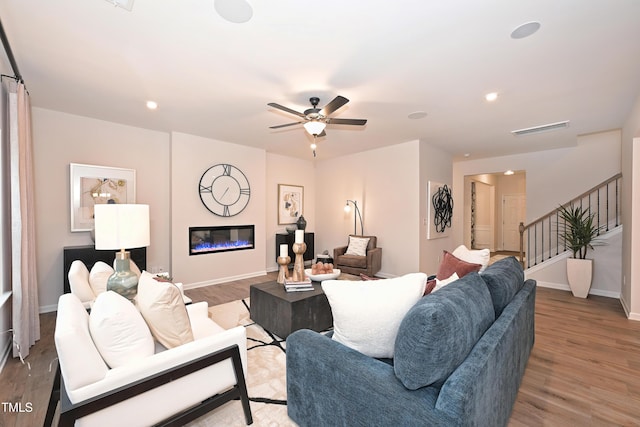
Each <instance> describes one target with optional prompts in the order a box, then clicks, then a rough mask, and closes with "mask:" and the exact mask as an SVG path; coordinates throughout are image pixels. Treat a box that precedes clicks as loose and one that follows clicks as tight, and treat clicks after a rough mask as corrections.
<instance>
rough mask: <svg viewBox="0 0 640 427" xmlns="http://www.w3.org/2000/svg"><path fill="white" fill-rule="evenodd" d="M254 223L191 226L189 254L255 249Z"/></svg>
mask: <svg viewBox="0 0 640 427" xmlns="http://www.w3.org/2000/svg"><path fill="white" fill-rule="evenodd" d="M254 231H255V227H254V226H253V225H230V226H219V227H189V255H202V254H210V253H217V252H228V251H240V250H244V249H253V248H254V247H255V245H254V243H255V242H254Z"/></svg>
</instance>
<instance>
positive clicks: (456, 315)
mask: <svg viewBox="0 0 640 427" xmlns="http://www.w3.org/2000/svg"><path fill="white" fill-rule="evenodd" d="M494 320H495V313H494V310H493V304H492V302H491V294H490V293H489V290H488V289H487V285H486V284H485V282H484V281H483V280H482V278H481V277H480V275H479V274H478V273H475V272H474V273H469V274H468V275H466V276H465V277H463V278H461V279H459V280H456V281H455V282H453V283H451V284H450V285H447V286H445V287H444V288H442V289H440V290H438V291H437V292H433V293H431V294H429V295H426V296H424V297H422V299H421V300H420V301H418V302H417V303H416V305H414V306H413V307H412V308H411V310H409V312H408V313H407V315H406V316H405V317H404V319H403V320H402V323H401V324H400V329H399V331H398V335H397V337H396V343H395V357H394V370H395V374H396V377H398V379H399V380H400V381H401V382H402V384H403V385H404V386H405V387H406V388H408V389H410V390H417V389H419V388H421V387H425V386H428V385H431V384H434V383H442V382H444V380H446V379H447V378H448V377H449V375H451V373H452V372H453V371H455V369H456V368H457V367H458V365H460V364H461V363H462V362H463V361H464V359H465V358H466V357H467V355H468V354H469V352H470V351H471V349H472V348H473V346H474V345H475V344H476V342H477V341H478V339H480V337H481V336H482V335H483V334H484V332H485V331H486V330H487V329H488V328H489V327H490V326H491V324H492V323H493V321H494Z"/></svg>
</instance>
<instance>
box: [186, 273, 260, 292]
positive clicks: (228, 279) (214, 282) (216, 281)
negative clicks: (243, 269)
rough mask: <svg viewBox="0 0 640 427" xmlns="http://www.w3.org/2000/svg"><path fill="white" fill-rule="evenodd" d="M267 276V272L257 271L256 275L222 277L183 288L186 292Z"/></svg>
mask: <svg viewBox="0 0 640 427" xmlns="http://www.w3.org/2000/svg"><path fill="white" fill-rule="evenodd" d="M265 274H267V270H262V271H256V272H254V273H247V274H240V275H238V276H230V277H221V278H219V279H214V280H207V281H204V282H196V283H183V287H184V289H185V290H187V289H195V288H202V287H204V286H211V285H219V284H220V283H226V282H233V281H234V280H242V279H250V278H252V277H257V276H264V275H265Z"/></svg>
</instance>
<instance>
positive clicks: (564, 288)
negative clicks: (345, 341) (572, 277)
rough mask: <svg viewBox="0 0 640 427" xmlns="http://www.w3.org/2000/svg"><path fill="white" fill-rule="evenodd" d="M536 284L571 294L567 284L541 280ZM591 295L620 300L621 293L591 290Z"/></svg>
mask: <svg viewBox="0 0 640 427" xmlns="http://www.w3.org/2000/svg"><path fill="white" fill-rule="evenodd" d="M536 284H537V285H538V286H540V287H542V288H551V289H559V290H561V291H568V292H571V288H570V287H569V285H567V284H565V283H553V282H543V281H541V280H538V281H537V282H536ZM589 295H597V296H601V297H607V298H615V299H620V293H619V292H611V291H603V290H600V289H591V290H589Z"/></svg>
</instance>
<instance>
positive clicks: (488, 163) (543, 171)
mask: <svg viewBox="0 0 640 427" xmlns="http://www.w3.org/2000/svg"><path fill="white" fill-rule="evenodd" d="M620 153H621V132H620V131H619V130H614V131H609V132H602V133H598V134H592V135H588V136H584V137H579V138H578V141H577V144H576V146H575V147H571V148H563V149H558V150H548V151H541V152H537V153H529V154H522V155H514V156H504V157H495V158H490V159H479V160H468V161H460V162H456V163H454V166H453V168H454V181H455V182H459V181H464V176H466V175H476V174H480V173H493V172H500V171H505V170H507V169H512V170H523V171H525V172H526V188H527V189H526V194H527V222H530V221H532V220H535V219H536V218H539V217H541V216H542V215H544V214H546V213H547V212H549V211H551V210H553V209H555V208H556V207H557V206H558V205H559V204H561V203H564V202H566V201H568V200H570V199H572V198H573V197H576V196H578V195H580V194H581V193H583V192H584V191H587V190H589V189H591V188H592V187H594V186H596V185H598V184H600V183H601V182H603V181H605V180H606V179H608V178H610V177H612V176H614V175H615V174H617V173H619V172H620V170H621V164H620ZM576 171H577V172H576ZM583 171H588V173H583ZM572 173H573V174H575V175H572ZM626 179H627V177H623V182H624V181H625V180H626ZM558 183H561V184H562V185H558ZM456 187H457V186H456V185H454V187H453V190H454V197H455V195H456V192H457V190H456ZM623 223H624V219H623ZM456 225H458V223H456ZM465 226H466V224H465ZM626 226H627V225H626V223H625V228H626ZM461 229H462V227H457V228H456V229H455V231H456V233H458V232H459V231H460V230H461ZM612 248H613V247H612ZM607 250H608V249H607ZM597 251H606V250H605V249H601V248H597V249H596V252H597ZM602 258H603V260H602V261H601V262H599V263H598V264H599V265H598V266H597V267H595V268H597V269H598V271H601V274H602V276H606V277H609V278H613V279H614V280H617V282H608V283H606V284H605V283H604V282H602V281H599V280H595V279H594V283H593V286H592V289H593V290H594V291H595V292H596V293H598V292H599V293H600V294H602V295H608V296H615V295H619V294H620V289H621V283H620V280H621V278H620V277H618V278H617V279H616V276H615V274H614V273H612V272H615V271H616V269H617V270H620V264H619V262H618V261H616V260H615V259H613V258H612V257H608V256H603V257H602ZM595 268H594V270H595ZM545 274H551V273H549V272H547V273H545ZM553 277H554V279H553V281H554V282H557V283H563V284H565V285H566V286H568V285H567V281H566V276H564V277H562V274H560V275H558V274H554V275H553ZM545 280H547V279H545ZM547 281H550V280H547Z"/></svg>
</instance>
